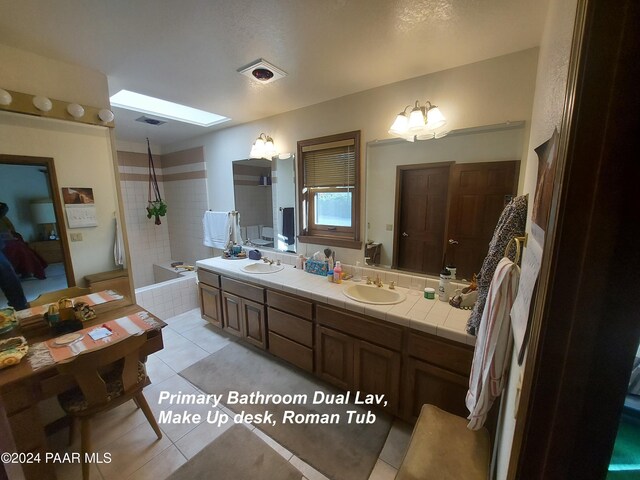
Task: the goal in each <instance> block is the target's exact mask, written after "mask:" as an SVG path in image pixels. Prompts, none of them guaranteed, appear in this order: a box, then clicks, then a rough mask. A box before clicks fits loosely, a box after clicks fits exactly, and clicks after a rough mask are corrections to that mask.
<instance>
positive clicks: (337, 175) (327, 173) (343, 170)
mask: <svg viewBox="0 0 640 480" xmlns="http://www.w3.org/2000/svg"><path fill="white" fill-rule="evenodd" d="M302 155H303V157H302V158H303V162H304V186H305V187H307V188H313V187H355V182H356V180H355V177H356V152H355V148H354V142H353V140H346V141H341V142H333V143H327V144H320V145H313V146H309V147H306V148H303V149H302Z"/></svg>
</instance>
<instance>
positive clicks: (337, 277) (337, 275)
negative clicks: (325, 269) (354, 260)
mask: <svg viewBox="0 0 640 480" xmlns="http://www.w3.org/2000/svg"><path fill="white" fill-rule="evenodd" d="M333 283H342V265H340V261H339V260H338V261H337V262H336V266H335V267H333Z"/></svg>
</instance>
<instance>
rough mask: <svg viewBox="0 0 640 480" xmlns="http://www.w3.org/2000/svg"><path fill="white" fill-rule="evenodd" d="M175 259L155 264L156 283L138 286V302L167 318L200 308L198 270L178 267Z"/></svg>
mask: <svg viewBox="0 0 640 480" xmlns="http://www.w3.org/2000/svg"><path fill="white" fill-rule="evenodd" d="M173 262H174V261H173V260H169V261H167V262H164V263H159V264H154V265H153V276H154V278H155V280H156V283H154V284H152V285H147V286H145V287H140V288H136V302H137V303H138V305H140V306H141V307H143V308H145V309H146V310H149V311H150V312H151V313H153V314H154V315H156V316H157V317H159V318H161V319H162V320H166V319H167V318H170V317H173V316H175V315H179V314H181V313H184V312H187V311H189V310H193V309H194V308H198V306H199V302H198V285H197V283H196V272H193V271H185V270H181V269H178V270H177V271H176V269H175V268H174V267H172V266H171V264H172V263H173Z"/></svg>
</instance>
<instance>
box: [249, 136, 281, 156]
mask: <svg viewBox="0 0 640 480" xmlns="http://www.w3.org/2000/svg"><path fill="white" fill-rule="evenodd" d="M277 154H278V152H277V151H276V147H275V145H274V144H273V138H271V137H270V136H268V135H266V134H264V133H261V134H260V136H259V137H258V138H256V141H255V142H254V143H253V146H252V147H251V153H249V158H266V159H267V160H272V159H273V157H274V156H276V155H277Z"/></svg>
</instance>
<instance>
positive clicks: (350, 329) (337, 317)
mask: <svg viewBox="0 0 640 480" xmlns="http://www.w3.org/2000/svg"><path fill="white" fill-rule="evenodd" d="M316 316H317V319H318V323H320V324H322V325H326V326H328V327H331V328H334V329H336V330H340V331H341V332H344V333H348V334H349V335H353V336H354V337H359V338H361V339H363V340H368V341H370V342H372V343H377V344H378V345H383V346H385V347H389V348H392V349H394V350H401V349H402V329H401V328H400V327H395V326H392V325H383V324H381V323H378V322H375V321H373V320H368V319H366V318H361V317H356V316H355V315H350V314H348V313H344V312H339V311H338V310H333V309H330V308H326V307H324V306H321V305H318V306H317V308H316Z"/></svg>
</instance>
